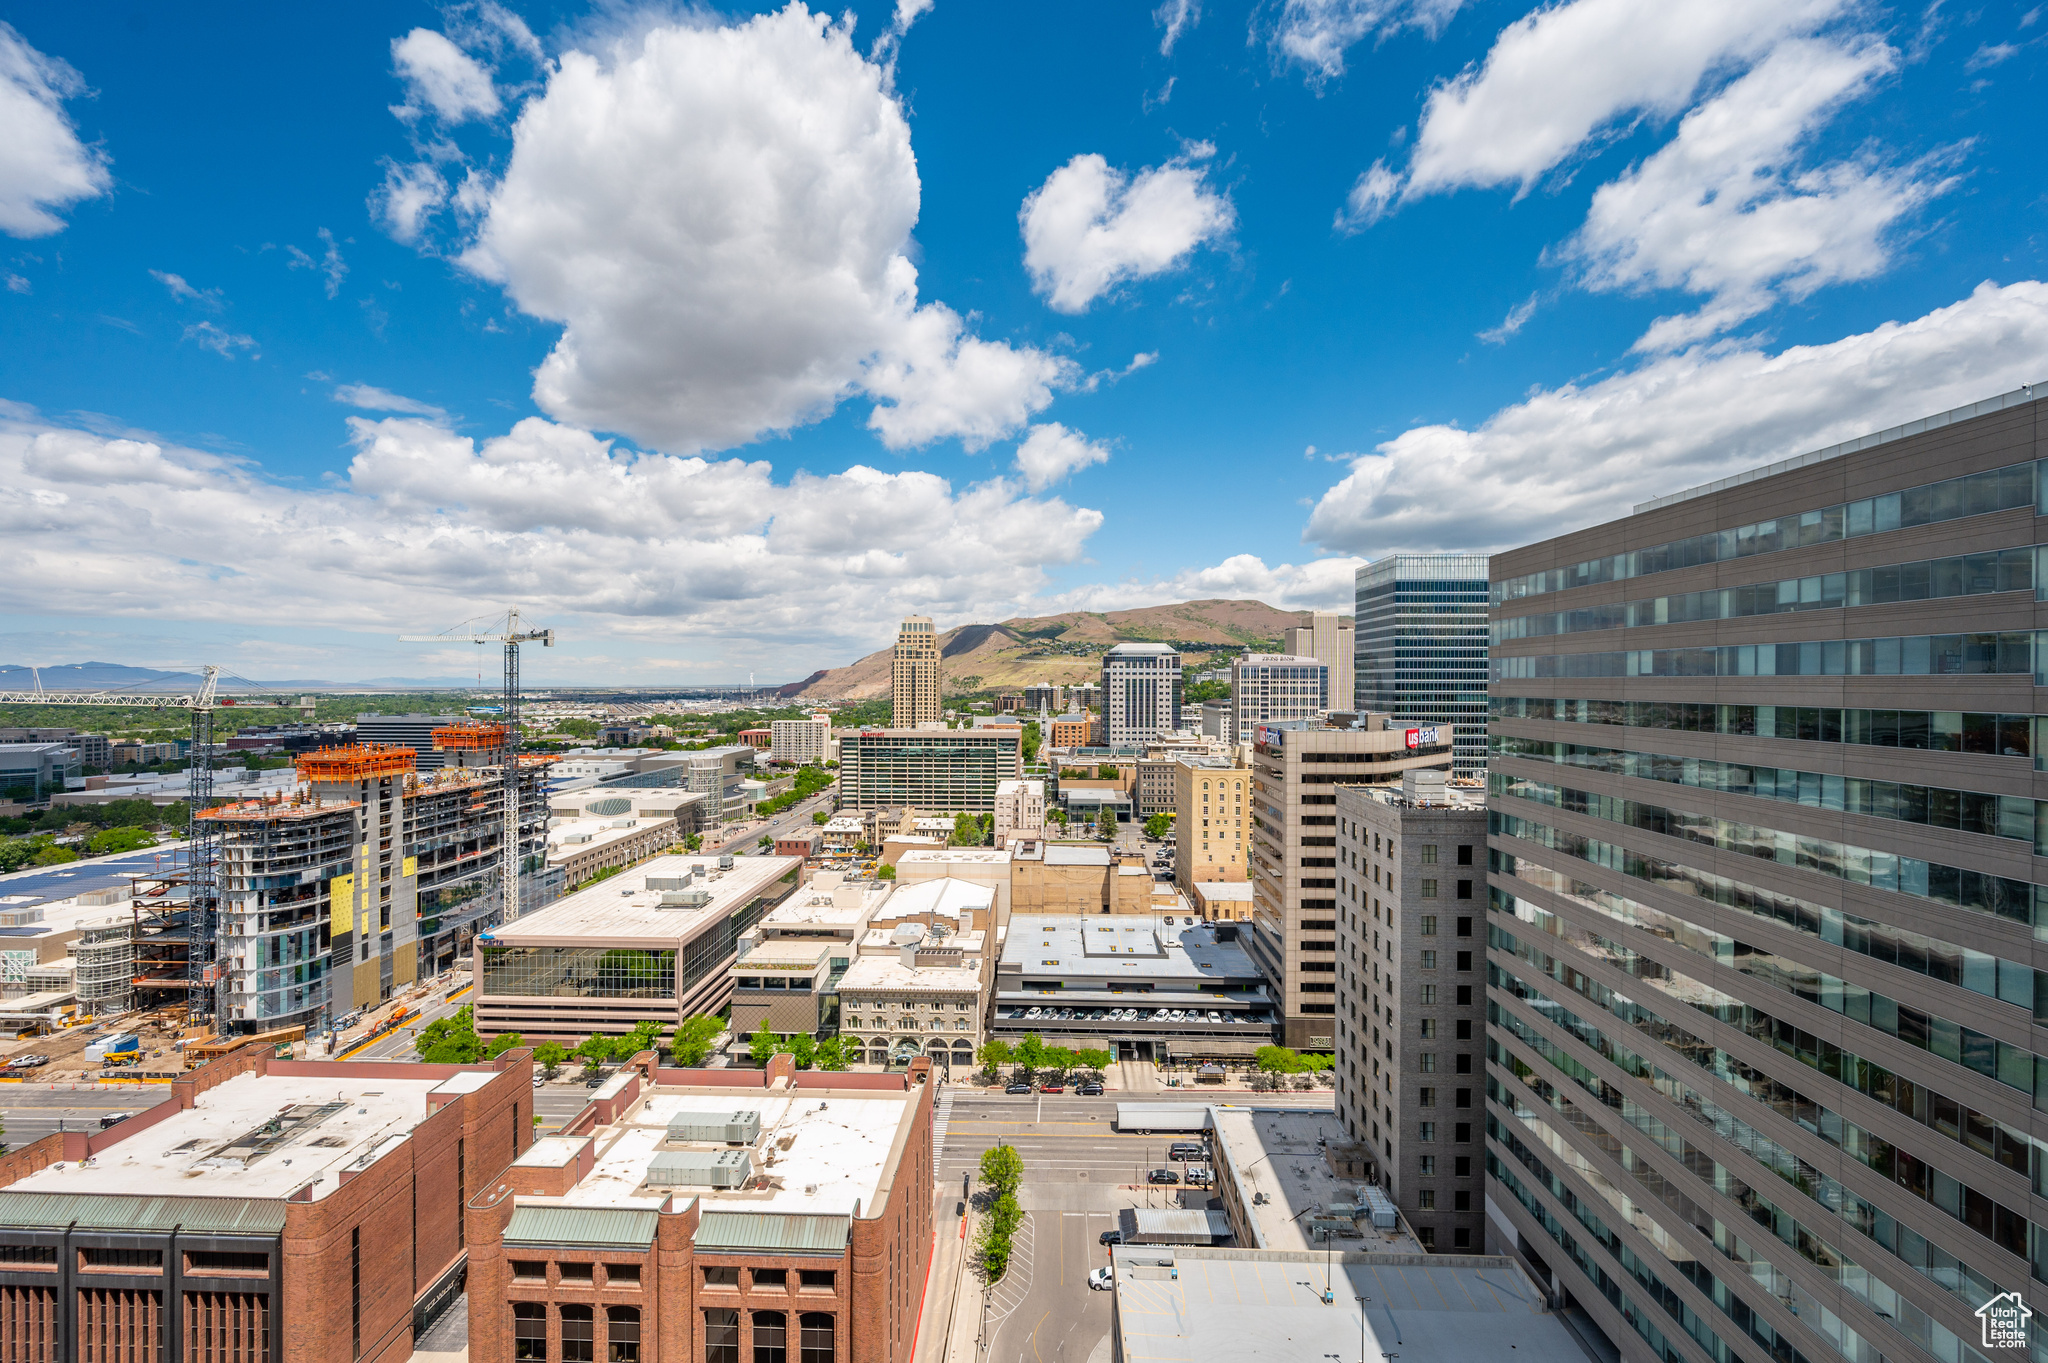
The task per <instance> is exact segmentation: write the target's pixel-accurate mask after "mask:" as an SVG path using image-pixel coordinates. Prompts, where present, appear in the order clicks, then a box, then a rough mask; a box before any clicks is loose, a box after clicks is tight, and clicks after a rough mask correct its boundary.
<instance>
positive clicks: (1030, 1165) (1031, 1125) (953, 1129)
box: [919, 1090, 1333, 1363]
mask: <svg viewBox="0 0 2048 1363" xmlns="http://www.w3.org/2000/svg"><path fill="white" fill-rule="evenodd" d="M1198 1100H1199V1101H1209V1102H1226V1101H1227V1102H1240V1103H1250V1102H1256V1103H1258V1104H1259V1105H1260V1106H1276V1107H1278V1106H1286V1107H1303V1108H1325V1109H1327V1108H1329V1107H1330V1106H1331V1104H1332V1102H1333V1095H1332V1094H1331V1093H1330V1092H1329V1091H1327V1090H1323V1091H1318V1092H1314V1093H1303V1094H1237V1093H1232V1094H1207V1095H1194V1094H1188V1093H1183V1092H1180V1091H1177V1090H1174V1091H1168V1092H1165V1093H1159V1094H1147V1095H1143V1096H1138V1095H1131V1094H1123V1095H1117V1094H1106V1095H1104V1096H1103V1097H1100V1098H1076V1097H1071V1096H1067V1095H1054V1096H1045V1095H1039V1094H1033V1095H1031V1096H1030V1097H1025V1096H1022V1095H1019V1096H1016V1097H1011V1096H1009V1095H1007V1094H988V1093H964V1092H960V1091H957V1090H956V1091H955V1092H954V1094H953V1101H952V1104H951V1110H950V1114H949V1117H948V1121H947V1128H946V1146H945V1152H944V1155H943V1156H942V1158H941V1159H940V1161H939V1166H938V1171H937V1177H938V1187H937V1189H936V1190H935V1191H936V1194H937V1201H936V1206H935V1213H936V1214H935V1216H934V1220H935V1221H936V1223H937V1224H938V1226H939V1229H940V1233H941V1234H947V1233H951V1232H953V1231H954V1230H955V1228H956V1227H957V1226H958V1225H959V1222H958V1219H957V1218H956V1217H955V1215H954V1209H955V1207H956V1206H957V1204H958V1202H959V1199H960V1188H961V1184H960V1179H961V1175H963V1174H965V1175H968V1176H969V1177H970V1178H971V1179H972V1181H973V1182H972V1187H973V1189H974V1191H975V1192H976V1193H977V1194H979V1193H980V1191H981V1182H980V1170H981V1156H982V1154H983V1152H984V1151H986V1150H988V1149H989V1148H990V1147H991V1146H994V1145H996V1144H998V1143H1002V1144H1006V1145H1009V1146H1011V1147H1012V1148H1014V1149H1015V1150H1016V1151H1017V1153H1018V1154H1019V1155H1020V1156H1022V1157H1023V1160H1024V1180H1023V1184H1022V1186H1021V1187H1019V1189H1018V1192H1017V1201H1018V1204H1019V1205H1020V1206H1021V1207H1022V1208H1023V1210H1024V1224H1023V1226H1022V1227H1021V1228H1020V1229H1019V1230H1018V1233H1017V1236H1016V1239H1015V1242H1014V1247H1013V1250H1012V1257H1011V1260H1010V1268H1009V1272H1008V1273H1007V1274H1005V1275H1004V1278H1003V1280H1002V1281H1001V1282H999V1283H997V1284H996V1285H995V1286H994V1287H993V1288H991V1289H989V1290H988V1291H986V1292H984V1293H982V1294H981V1309H982V1319H981V1321H980V1324H979V1329H978V1330H977V1331H976V1332H975V1334H976V1335H978V1336H979V1338H978V1340H977V1345H978V1347H976V1348H975V1349H974V1350H972V1351H971V1352H970V1351H965V1350H963V1349H962V1348H960V1347H959V1346H958V1345H957V1344H956V1346H955V1348H954V1351H953V1356H952V1357H951V1358H950V1359H947V1360H945V1363H1012V1361H1013V1360H1016V1361H1018V1363H1023V1361H1025V1360H1028V1361H1029V1363H1089V1361H1090V1360H1091V1359H1093V1360H1095V1363H1104V1361H1105V1360H1107V1359H1108V1357H1109V1353H1110V1341H1109V1325H1110V1320H1109V1304H1110V1295H1111V1294H1109V1293H1107V1292H1092V1291H1090V1290H1089V1288H1088V1282H1087V1279H1088V1274H1089V1272H1090V1271H1092V1270H1094V1269H1097V1268H1101V1267H1103V1266H1105V1265H1106V1264H1108V1263H1109V1251H1108V1250H1107V1249H1106V1248H1105V1247H1103V1246H1102V1245H1101V1244H1099V1243H1098V1241H1099V1240H1100V1238H1101V1235H1102V1232H1104V1231H1106V1230H1114V1229H1115V1228H1116V1225H1117V1212H1118V1211H1119V1210H1120V1209H1121V1208H1124V1207H1145V1206H1151V1207H1180V1206H1183V1205H1185V1206H1189V1207H1205V1206H1207V1205H1208V1198H1209V1194H1208V1192H1207V1191H1206V1190H1185V1189H1180V1188H1172V1187H1152V1186H1149V1185H1147V1184H1146V1183H1145V1181H1144V1179H1145V1173H1146V1171H1147V1170H1149V1169H1154V1168H1160V1167H1164V1166H1167V1165H1168V1164H1169V1161H1168V1160H1167V1157H1166V1155H1167V1150H1168V1148H1169V1147H1170V1146H1171V1145H1172V1143H1173V1140H1174V1138H1173V1137H1171V1136H1160V1135H1150V1134H1141V1133H1133V1134H1125V1133H1122V1132H1117V1131H1112V1130H1111V1129H1110V1123H1111V1119H1112V1118H1113V1117H1115V1115H1116V1105H1117V1104H1118V1103H1119V1102H1162V1103H1187V1102H1190V1101H1198ZM972 1271H973V1270H972V1269H971V1268H970V1269H969V1270H968V1272H970V1273H971V1272H972ZM969 1337H972V1336H969ZM953 1338H954V1339H955V1340H956V1341H959V1340H961V1339H962V1338H963V1336H962V1334H961V1333H960V1332H958V1331H955V1332H953ZM919 1363H941V1360H940V1358H939V1356H938V1355H937V1353H936V1352H935V1351H933V1350H926V1351H924V1352H922V1353H921V1354H920V1356H919Z"/></svg>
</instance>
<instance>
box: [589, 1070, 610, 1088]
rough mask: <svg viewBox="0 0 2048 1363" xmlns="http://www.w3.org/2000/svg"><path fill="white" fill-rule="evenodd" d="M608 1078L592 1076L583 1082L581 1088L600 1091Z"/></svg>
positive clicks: (606, 1076) (599, 1075) (605, 1076)
mask: <svg viewBox="0 0 2048 1363" xmlns="http://www.w3.org/2000/svg"><path fill="white" fill-rule="evenodd" d="M610 1077H611V1076H609V1075H604V1074H593V1075H592V1076H590V1078H588V1079H586V1080H584V1081H583V1087H585V1088H587V1089H601V1088H603V1087H604V1081H605V1080H606V1079H608V1078H610Z"/></svg>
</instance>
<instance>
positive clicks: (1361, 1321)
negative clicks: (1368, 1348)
mask: <svg viewBox="0 0 2048 1363" xmlns="http://www.w3.org/2000/svg"><path fill="white" fill-rule="evenodd" d="M1352 1300H1353V1301H1355V1302H1357V1303H1358V1363H1365V1304H1366V1303H1367V1302H1369V1301H1371V1300H1372V1298H1371V1297H1353V1298H1352ZM1388 1357H1389V1358H1391V1357H1393V1355H1392V1354H1389V1355H1388Z"/></svg>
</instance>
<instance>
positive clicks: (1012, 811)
mask: <svg viewBox="0 0 2048 1363" xmlns="http://www.w3.org/2000/svg"><path fill="white" fill-rule="evenodd" d="M995 812H996V818H995V837H994V841H995V845H996V846H998V847H1007V846H1008V845H1009V841H1010V839H1011V838H1042V837H1044V836H1045V782H1043V781H1027V780H1021V779H1020V780H1016V781H1000V782H998V783H997V784H996V811H995Z"/></svg>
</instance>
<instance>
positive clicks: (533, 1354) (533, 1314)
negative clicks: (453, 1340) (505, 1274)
mask: <svg viewBox="0 0 2048 1363" xmlns="http://www.w3.org/2000/svg"><path fill="white" fill-rule="evenodd" d="M547 1356H548V1308H547V1307H545V1306H543V1305H541V1304H540V1303H539V1302H537V1301H516V1302H513V1303H512V1357H514V1358H517V1359H527V1358H531V1359H545V1358H546V1357H547ZM733 1363H739V1360H738V1359H734V1360H733Z"/></svg>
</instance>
